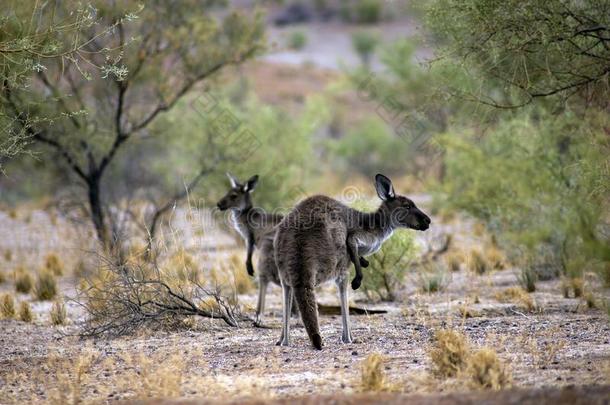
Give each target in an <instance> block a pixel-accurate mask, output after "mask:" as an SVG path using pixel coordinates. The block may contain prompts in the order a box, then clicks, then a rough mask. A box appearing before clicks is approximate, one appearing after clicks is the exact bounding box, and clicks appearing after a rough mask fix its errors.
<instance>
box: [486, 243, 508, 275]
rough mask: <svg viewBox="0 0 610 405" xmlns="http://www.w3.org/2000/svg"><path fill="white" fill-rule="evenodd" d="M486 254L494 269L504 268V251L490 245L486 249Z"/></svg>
mask: <svg viewBox="0 0 610 405" xmlns="http://www.w3.org/2000/svg"><path fill="white" fill-rule="evenodd" d="M485 256H487V262H488V263H489V265H490V266H491V268H492V269H494V270H502V269H504V268H505V267H506V266H505V261H506V260H505V258H504V255H503V254H502V252H501V251H500V250H499V249H498V248H497V247H495V246H492V247H489V248H487V249H486V250H485Z"/></svg>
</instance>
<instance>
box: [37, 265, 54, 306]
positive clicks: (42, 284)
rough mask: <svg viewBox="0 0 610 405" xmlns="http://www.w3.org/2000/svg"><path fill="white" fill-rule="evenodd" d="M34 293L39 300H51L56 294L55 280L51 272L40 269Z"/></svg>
mask: <svg viewBox="0 0 610 405" xmlns="http://www.w3.org/2000/svg"><path fill="white" fill-rule="evenodd" d="M34 294H35V295H36V298H38V299H39V300H41V301H47V300H51V299H53V298H54V297H55V295H57V281H56V280H55V277H54V276H53V274H52V273H50V272H48V271H41V272H40V274H38V278H37V279H36V285H35V286H34Z"/></svg>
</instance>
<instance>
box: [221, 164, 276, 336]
mask: <svg viewBox="0 0 610 405" xmlns="http://www.w3.org/2000/svg"><path fill="white" fill-rule="evenodd" d="M227 176H228V177H229V180H230V181H231V188H230V189H229V191H228V192H227V194H226V195H225V196H224V197H223V198H222V199H221V200H220V201H218V204H217V206H218V208H219V209H220V210H221V211H225V210H231V221H232V225H233V227H234V228H235V229H236V230H237V232H238V233H239V234H240V235H241V237H242V238H243V239H244V242H245V243H246V248H247V256H246V269H247V271H248V274H249V275H251V276H254V266H253V265H252V254H253V253H254V249H255V248H258V249H259V255H258V266H257V267H258V281H259V291H258V304H257V306H256V320H255V324H256V325H261V324H262V319H263V313H264V311H265V297H266V294H267V285H268V284H269V282H273V283H275V284H277V285H280V279H279V277H278V272H277V267H276V265H275V260H274V254H273V237H274V236H275V229H276V225H277V224H279V223H280V221H281V220H282V218H283V216H282V215H280V214H271V213H268V212H265V211H264V210H263V209H261V208H254V207H253V205H252V199H251V197H250V193H251V192H252V191H253V190H254V188H255V187H256V183H257V182H258V176H252V177H251V178H250V179H249V180H248V181H246V182H245V183H244V184H241V183H239V182H238V181H237V179H236V178H235V177H233V176H232V175H230V174H229V173H227Z"/></svg>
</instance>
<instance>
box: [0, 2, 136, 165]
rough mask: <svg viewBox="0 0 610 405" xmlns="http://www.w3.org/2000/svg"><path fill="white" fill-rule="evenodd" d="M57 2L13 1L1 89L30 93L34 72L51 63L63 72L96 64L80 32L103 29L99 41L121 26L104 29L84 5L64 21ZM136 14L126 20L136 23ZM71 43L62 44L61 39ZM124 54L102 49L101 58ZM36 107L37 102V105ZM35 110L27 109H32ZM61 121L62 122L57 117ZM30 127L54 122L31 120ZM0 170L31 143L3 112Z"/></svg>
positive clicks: (0, 24) (1, 32)
mask: <svg viewBox="0 0 610 405" xmlns="http://www.w3.org/2000/svg"><path fill="white" fill-rule="evenodd" d="M56 8H57V1H51V2H45V3H43V4H40V3H39V2H36V3H34V4H31V2H19V1H11V2H9V4H8V5H6V8H5V10H6V11H7V13H6V15H5V16H4V17H3V18H2V19H0V83H2V86H3V88H4V86H5V85H8V86H10V88H15V89H22V90H26V89H27V88H28V86H29V85H30V84H31V76H32V73H33V72H38V71H41V70H44V69H46V66H45V65H46V64H48V63H49V62H51V61H55V62H61V63H62V65H63V66H67V65H71V64H73V65H75V66H76V67H78V65H82V64H85V63H89V62H91V60H90V59H91V56H92V53H91V52H85V48H87V46H88V45H89V41H90V39H89V38H86V37H83V36H80V32H81V30H83V29H85V28H87V27H90V26H92V25H98V30H99V35H100V36H103V35H106V34H108V33H110V32H111V31H112V30H113V29H114V28H116V24H113V25H111V26H105V27H104V26H100V23H99V21H98V20H97V18H96V16H95V10H94V9H93V8H92V7H90V6H88V5H83V4H79V5H77V7H75V8H74V9H72V10H71V13H69V14H67V15H63V16H59V15H57V14H56V13H55V10H56ZM136 16H137V14H127V15H125V16H123V18H124V19H125V20H130V19H133V18H135V17H136ZM62 38H64V39H68V38H69V40H67V41H62V40H61V39H62ZM118 50H120V49H108V48H102V49H99V50H98V53H100V54H102V55H107V54H108V53H109V52H112V51H118ZM102 69H103V70H109V69H112V66H111V64H109V63H106V64H104V66H100V70H102ZM34 103H35V101H33V104H34ZM33 104H32V105H30V106H28V107H32V106H33ZM55 118H58V117H55ZM28 119H29V122H28V124H30V123H32V122H36V121H41V120H45V119H52V118H51V117H38V116H34V115H32V114H30V115H29V117H28ZM0 126H1V131H0V169H2V163H3V161H4V160H6V159H9V158H12V157H15V156H17V155H19V154H20V153H22V152H24V151H25V150H26V147H27V145H28V143H29V142H30V141H31V139H30V134H29V133H28V131H27V130H26V129H25V128H24V126H23V125H22V124H21V123H20V121H19V120H16V119H15V117H14V115H12V114H10V113H8V114H7V113H6V111H4V109H3V110H2V111H0Z"/></svg>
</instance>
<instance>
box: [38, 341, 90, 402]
mask: <svg viewBox="0 0 610 405" xmlns="http://www.w3.org/2000/svg"><path fill="white" fill-rule="evenodd" d="M98 356H99V355H98V354H97V353H95V352H86V353H84V354H80V355H79V356H78V357H77V358H76V359H69V360H66V359H62V360H57V359H50V360H49V363H50V364H48V365H47V367H48V368H49V369H51V370H54V371H55V372H54V373H53V375H54V376H55V378H56V379H57V387H56V389H55V390H53V391H52V392H51V393H50V395H49V402H50V403H51V404H54V405H55V404H57V405H63V404H75V405H76V404H81V403H84V402H86V401H85V398H84V396H85V389H86V386H87V384H88V383H89V381H90V380H91V370H92V368H93V366H94V364H95V362H96V360H97V357H98ZM87 400H88V401H90V398H87ZM88 401H87V402H88Z"/></svg>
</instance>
